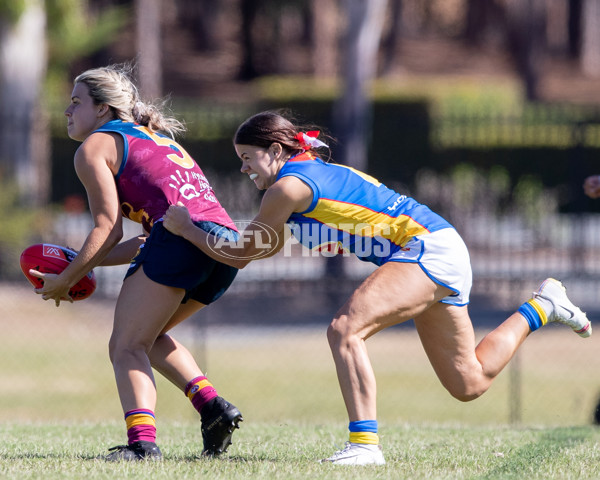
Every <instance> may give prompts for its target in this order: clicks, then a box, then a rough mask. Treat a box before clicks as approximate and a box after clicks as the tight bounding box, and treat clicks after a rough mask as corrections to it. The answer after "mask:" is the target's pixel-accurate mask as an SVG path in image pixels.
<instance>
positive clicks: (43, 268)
mask: <svg viewBox="0 0 600 480" xmlns="http://www.w3.org/2000/svg"><path fill="white" fill-rule="evenodd" d="M76 256H77V252H74V251H73V250H70V249H68V248H66V247H61V246H59V245H52V244H49V243H38V244H36V245H32V246H31V247H28V248H26V249H25V250H24V251H23V253H22V254H21V270H22V271H23V273H24V274H25V276H26V277H27V280H29V281H30V282H31V284H32V285H33V286H34V287H35V288H42V287H43V285H44V281H43V280H42V279H41V278H37V277H34V276H33V275H31V274H30V273H29V270H37V271H38V272H41V273H56V274H59V273H61V272H62V271H63V270H64V269H65V268H67V266H68V265H69V263H71V261H72V260H73V259H74V258H75V257H76ZM94 290H96V277H95V275H94V271H93V270H92V271H91V272H90V273H88V274H87V275H86V276H85V277H83V278H82V279H81V280H79V281H78V282H77V283H76V284H75V285H73V286H72V287H71V290H69V295H70V296H71V298H72V299H73V300H83V299H85V298H88V297H89V296H90V295H91V294H92V293H94Z"/></svg>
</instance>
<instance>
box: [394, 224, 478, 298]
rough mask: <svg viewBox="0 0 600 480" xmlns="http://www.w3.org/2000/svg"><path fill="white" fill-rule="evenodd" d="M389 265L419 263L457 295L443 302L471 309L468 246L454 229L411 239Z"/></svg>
mask: <svg viewBox="0 0 600 480" xmlns="http://www.w3.org/2000/svg"><path fill="white" fill-rule="evenodd" d="M388 261H391V262H409V263H418V264H419V266H420V267H421V268H422V269H423V271H424V272H425V273H426V274H427V276H429V278H431V279H432V280H433V281H434V282H435V283H437V284H438V285H442V286H444V287H447V288H449V289H450V290H452V291H453V292H454V293H453V294H451V295H448V296H447V297H444V298H442V300H440V301H441V302H442V303H448V304H450V305H458V306H463V305H468V303H469V295H470V293H471V285H472V284H473V272H472V271H471V259H470V257H469V251H468V250H467V246H466V245H465V242H464V241H463V239H462V238H461V237H460V235H459V234H458V232H457V231H456V230H454V229H453V228H445V229H443V230H438V231H437V232H433V233H428V234H427V235H422V236H417V237H414V238H413V239H411V240H410V241H409V242H408V243H407V244H406V245H404V247H402V248H401V249H400V250H398V251H397V252H396V253H394V254H393V255H392V256H391V257H390V258H389V260H388Z"/></svg>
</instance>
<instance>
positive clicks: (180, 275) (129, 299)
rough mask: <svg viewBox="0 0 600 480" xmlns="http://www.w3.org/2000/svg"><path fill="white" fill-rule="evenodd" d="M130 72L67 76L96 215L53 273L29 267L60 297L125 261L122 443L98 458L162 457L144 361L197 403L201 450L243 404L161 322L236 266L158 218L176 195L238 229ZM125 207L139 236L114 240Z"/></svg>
mask: <svg viewBox="0 0 600 480" xmlns="http://www.w3.org/2000/svg"><path fill="white" fill-rule="evenodd" d="M130 73H131V67H128V66H127V65H120V66H118V65H117V66H110V67H104V68H96V69H91V70H88V71H86V72H84V73H82V74H81V75H79V76H78V77H77V78H76V79H75V82H74V88H73V92H72V94H71V102H70V105H69V106H68V108H67V109H66V111H65V115H66V117H67V131H68V134H69V137H71V138H72V139H74V140H76V141H79V142H82V144H81V146H80V147H79V148H78V149H77V152H76V153H75V169H76V171H77V175H78V176H79V178H80V180H81V182H82V183H83V185H84V187H85V189H86V191H87V195H88V200H89V206H90V211H91V214H92V218H93V221H94V225H93V228H92V230H91V231H90V233H89V234H88V236H87V238H86V240H85V242H84V244H83V246H82V247H81V250H80V251H79V254H78V255H77V256H76V257H75V259H74V260H73V262H72V263H71V264H70V265H69V266H68V267H67V268H66V269H65V270H64V271H63V272H62V273H61V274H60V275H50V274H41V273H39V272H36V273H37V276H39V277H41V278H43V280H44V286H43V288H41V289H38V290H36V293H38V294H40V295H42V298H43V299H44V300H53V301H54V302H55V303H56V305H57V306H59V305H60V301H61V299H67V300H70V299H69V295H68V291H69V288H70V287H71V286H72V285H73V284H75V283H76V281H77V280H78V279H79V278H81V277H82V276H83V275H85V274H86V273H87V272H89V271H90V270H91V269H92V268H94V267H96V266H98V265H115V264H121V263H123V264H127V263H129V262H131V264H130V267H129V270H128V271H127V274H126V278H125V280H124V282H123V286H122V288H121V291H120V294H119V298H118V300H117V305H116V308H115V316H114V324H113V331H112V335H111V339H110V344H109V352H110V358H111V361H112V364H113V368H114V372H115V379H116V383H117V389H118V392H119V398H120V400H121V405H122V407H123V412H124V416H125V422H126V425H127V438H128V443H127V445H122V446H119V447H114V448H112V449H111V450H112V453H110V454H109V455H108V456H107V457H106V459H107V460H110V461H117V460H141V459H148V458H149V459H160V458H161V457H162V454H161V451H160V449H159V447H158V446H157V445H156V442H155V440H156V425H155V416H154V410H155V406H156V386H155V382H154V376H153V372H152V367H154V369H156V370H157V371H158V372H160V373H161V374H162V375H164V376H165V377H166V378H167V379H168V380H170V381H171V382H172V383H173V384H175V385H176V386H177V387H179V388H180V389H181V390H182V392H184V393H185V395H186V396H187V397H188V398H189V399H190V401H191V403H192V405H193V406H194V408H195V409H196V410H197V411H198V413H200V416H201V421H202V422H201V433H202V438H203V441H204V449H203V454H205V455H218V454H220V453H222V452H223V451H225V449H226V448H227V447H228V445H229V444H230V443H231V435H232V432H233V429H234V428H236V427H237V425H238V423H239V422H240V421H241V419H242V417H241V414H240V412H239V410H238V409H237V408H236V407H235V406H234V405H232V404H230V403H229V402H227V401H226V400H224V399H223V398H222V397H220V396H218V395H217V391H216V390H215V388H214V387H213V386H212V384H211V383H210V382H209V381H208V380H207V378H206V377H205V376H204V374H203V373H202V371H201V370H200V368H199V367H198V365H197V364H196V362H195V360H194V358H193V357H192V355H191V354H190V352H189V351H188V350H187V349H186V348H185V347H184V346H183V345H181V344H180V343H179V342H177V341H176V340H175V339H174V338H173V337H172V336H171V335H168V334H167V332H168V331H169V330H171V329H172V328H173V327H174V326H176V325H177V324H179V323H181V322H182V321H183V320H185V319H186V318H189V317H190V316H191V315H193V314H194V313H195V312H197V311H198V310H200V309H201V308H202V307H204V306H205V305H207V304H209V303H211V302H213V301H215V300H216V299H218V298H219V297H220V296H221V295H222V294H223V293H224V292H225V291H226V290H227V288H228V287H229V285H230V284H231V282H232V281H233V279H234V277H235V275H236V273H237V269H236V268H234V267H231V266H228V265H225V264H223V263H221V262H218V261H215V260H214V259H212V258H210V257H209V256H207V255H205V254H204V253H202V252H201V251H200V250H198V249H197V248H196V247H194V246H193V245H192V244H191V243H190V242H188V241H186V240H185V239H183V238H181V237H180V236H176V235H173V234H172V233H170V232H168V231H167V230H165V229H164V227H163V226H162V216H163V215H164V213H165V212H166V210H167V208H168V206H169V205H170V204H172V203H177V202H180V203H182V204H184V205H185V206H186V207H187V208H188V210H189V212H190V213H191V217H192V219H193V220H194V222H195V224H196V225H198V226H199V227H200V228H204V229H205V230H207V231H211V232H212V233H211V236H215V238H226V239H235V238H237V229H236V227H235V225H234V224H233V222H232V220H231V219H230V218H229V216H228V214H227V212H226V211H225V209H224V208H223V207H222V206H221V205H220V203H219V202H218V200H217V198H216V196H215V194H214V191H213V190H212V188H211V186H210V184H209V182H208V180H207V179H206V177H205V176H204V174H203V173H202V170H201V169H200V167H199V166H198V164H197V163H196V162H195V161H194V160H193V159H192V158H191V157H190V156H189V155H188V153H187V152H186V151H185V150H184V149H183V147H182V146H181V145H179V144H178V143H177V142H175V141H174V140H173V136H174V135H175V134H177V133H180V132H181V131H182V130H183V129H184V128H183V125H182V124H181V123H180V122H179V121H178V120H177V119H175V118H173V117H169V116H167V115H165V114H164V113H163V112H162V111H161V108H160V106H159V105H153V104H148V103H144V102H142V101H141V99H140V98H139V94H138V90H137V87H136V86H135V84H134V83H133V82H132V80H131V77H130ZM160 132H164V133H160ZM165 133H166V134H168V135H169V136H167V135H165ZM123 216H125V217H128V218H129V219H131V220H133V221H135V222H138V223H140V224H141V225H142V227H143V230H144V231H145V232H146V234H147V235H148V237H147V239H143V238H134V239H132V240H131V241H126V242H122V243H120V244H118V245H117V243H118V242H119V241H120V240H121V237H122V235H123V233H122V231H123V230H122V217H123ZM136 251H137V253H136ZM132 259H133V260H132Z"/></svg>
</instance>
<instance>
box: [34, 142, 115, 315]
mask: <svg viewBox="0 0 600 480" xmlns="http://www.w3.org/2000/svg"><path fill="white" fill-rule="evenodd" d="M116 155H117V153H116V149H115V142H114V139H113V138H112V137H111V136H110V135H106V134H93V135H91V136H90V137H89V138H88V139H87V140H86V141H85V142H84V143H83V144H82V145H81V146H80V147H79V149H78V150H77V152H76V154H75V171H76V172H77V175H78V177H79V179H80V180H81V182H82V184H83V185H84V187H85V189H86V191H87V195H88V202H89V207H90V212H91V214H92V219H93V222H94V227H93V228H92V230H91V231H90V233H89V235H88V236H87V238H86V240H85V242H84V244H83V246H82V247H81V250H80V251H79V254H78V255H77V257H75V259H74V260H73V262H72V263H71V264H70V265H69V266H68V267H67V268H66V269H65V270H64V271H63V272H62V273H61V274H60V275H52V274H41V273H39V272H37V275H36V276H38V277H40V278H43V280H44V287H43V288H42V289H38V290H36V293H39V294H41V295H42V298H43V299H44V300H49V299H54V300H55V302H56V304H57V306H58V305H59V304H60V299H61V298H67V299H69V295H68V292H69V289H70V287H71V286H73V285H74V284H75V283H77V281H78V280H79V279H80V278H81V277H83V276H84V275H85V274H87V273H88V272H89V271H90V270H92V269H93V268H94V267H95V266H97V265H98V264H99V263H100V262H101V261H102V259H103V258H104V257H105V256H106V255H107V254H108V253H109V252H110V251H111V250H112V248H113V247H114V246H115V245H116V244H118V243H119V241H120V240H121V238H122V236H123V227H122V218H121V213H120V207H119V200H118V194H117V188H116V185H115V180H114V177H113V172H112V170H111V168H110V167H109V165H110V162H114V158H115V157H116Z"/></svg>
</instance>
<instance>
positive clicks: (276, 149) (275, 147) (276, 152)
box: [269, 142, 283, 158]
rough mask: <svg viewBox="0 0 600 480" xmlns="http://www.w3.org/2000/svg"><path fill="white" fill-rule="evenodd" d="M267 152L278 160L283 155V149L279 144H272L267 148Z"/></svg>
mask: <svg viewBox="0 0 600 480" xmlns="http://www.w3.org/2000/svg"><path fill="white" fill-rule="evenodd" d="M269 151H270V152H271V153H272V154H273V156H274V157H275V158H278V157H280V156H281V154H282V153H283V147H282V146H281V143H279V142H273V143H272V144H271V146H270V147H269Z"/></svg>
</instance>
